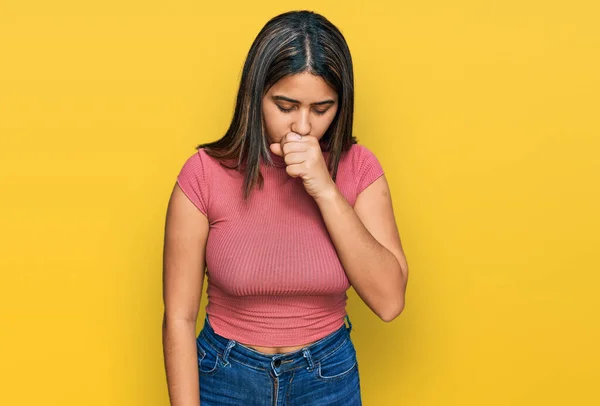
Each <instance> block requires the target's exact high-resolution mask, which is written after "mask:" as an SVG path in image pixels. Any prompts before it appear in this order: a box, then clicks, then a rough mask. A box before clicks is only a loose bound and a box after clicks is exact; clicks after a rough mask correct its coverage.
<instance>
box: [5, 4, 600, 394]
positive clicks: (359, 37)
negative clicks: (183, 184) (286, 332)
mask: <svg viewBox="0 0 600 406" xmlns="http://www.w3.org/2000/svg"><path fill="white" fill-rule="evenodd" d="M7 3H8V2H3V3H2V5H0V55H1V56H0V78H1V80H0V135H1V144H0V188H1V193H0V204H1V207H0V212H1V214H0V216H1V218H0V220H1V221H0V224H1V227H2V234H1V238H2V241H1V249H2V255H1V256H0V267H1V275H2V279H1V283H0V306H1V309H2V310H1V315H2V318H1V333H0V340H1V346H0V348H1V351H2V354H1V359H0V363H1V364H2V367H1V368H0V371H1V372H0V373H1V374H2V377H1V381H0V382H2V390H1V391H0V404H3V405H37V404H44V405H167V404H168V396H167V388H166V382H165V375H164V367H163V359H162V344H161V320H162V310H163V308H162V297H161V288H162V285H161V283H162V282H161V272H162V269H161V258H162V238H163V227H164V216H165V210H166V204H167V200H168V197H169V193H170V191H171V188H172V187H173V184H174V182H175V176H176V174H177V173H178V171H179V169H180V167H181V165H182V164H183V162H184V160H185V159H186V158H187V157H189V156H190V155H191V154H192V153H193V152H194V146H195V145H196V144H198V143H200V142H205V141H210V140H215V139H217V138H218V137H220V136H221V135H222V134H223V133H224V131H225V130H226V128H227V125H228V124H229V120H230V119H231V115H232V113H233V105H234V104H233V103H234V100H235V93H236V91H237V86H238V83H239V75H240V72H241V68H242V64H243V61H244V58H245V56H246V53H247V51H248V48H249V46H250V44H251V42H252V40H253V39H254V37H255V36H256V34H257V33H258V31H259V30H260V29H261V28H262V26H263V25H264V24H265V23H266V21H267V20H268V19H269V18H271V17H273V16H275V15H276V14H279V13H280V12H283V11H287V10H291V9H311V10H315V11H317V12H320V13H322V14H323V15H325V16H326V17H327V18H329V19H330V20H331V21H332V22H333V23H334V24H336V25H337V26H338V27H339V28H340V29H341V30H342V32H343V33H344V35H345V36H346V39H347V40H348V43H349V45H350V49H351V52H352V55H353V59H354V68H355V75H356V116H355V119H356V121H355V134H356V136H357V137H358V138H359V141H360V143H362V144H364V145H366V146H368V147H369V148H370V149H371V150H372V151H373V152H374V153H375V154H376V155H377V156H378V158H379V159H380V162H381V163H382V165H383V167H384V169H385V171H386V174H387V178H388V181H389V183H390V187H391V190H392V196H393V201H394V209H395V213H396V216H397V222H398V227H399V230H400V234H401V237H402V240H403V243H404V247H405V250H406V254H407V257H408V260H409V265H410V280H409V285H408V292H407V301H406V303H407V304H406V308H405V310H404V312H403V314H402V315H401V316H400V317H399V318H398V319H396V320H395V321H394V322H393V323H391V324H385V323H383V322H381V321H379V320H378V319H377V317H376V316H375V315H374V314H372V313H371V312H370V311H369V310H368V308H367V307H366V305H364V304H363V303H362V302H361V301H360V299H359V298H358V297H357V296H356V295H355V294H354V293H352V295H351V299H350V301H349V305H348V310H349V314H350V316H351V319H352V321H353V324H354V333H353V334H354V340H355V345H356V347H357V350H358V357H359V365H360V373H361V382H362V390H363V400H364V404H365V405H368V406H371V405H374V406H383V405H411V406H412V405H419V406H420V405H562V404H571V405H596V404H600V394H599V392H598V391H597V389H595V387H596V385H597V383H598V380H599V379H600V373H599V367H598V365H599V363H600V357H599V351H598V349H597V346H598V343H599V342H600V334H599V328H598V324H599V323H598V319H599V318H598V310H599V309H600V298H599V297H600V295H599V294H598V290H599V279H600V278H599V277H598V272H599V268H600V267H599V261H598V258H597V256H598V247H599V245H600V244H599V237H598V230H599V229H600V221H599V216H598V207H600V198H599V192H598V190H599V186H598V184H599V179H598V178H599V176H598V175H599V173H600V163H599V161H600V159H599V158H598V153H599V148H598V147H599V144H600V141H599V130H600V123H599V117H598V116H599V111H600V106H599V104H600V103H599V101H598V100H599V99H598V97H599V96H598V95H599V94H600V79H599V77H600V75H599V74H598V72H600V63H599V62H600V58H599V50H600V29H599V28H598V25H597V20H598V16H599V15H600V13H599V11H600V10H599V7H598V6H597V5H594V3H595V2H592V1H591V0H590V1H587V2H586V1H579V0H573V1H569V2H548V1H531V0H529V1H523V0H519V1H516V0H509V1H493V2H492V1H473V0H472V1H466V0H458V1H453V2H448V1H439V0H438V1H426V2H414V1H411V2H397V1H391V0H390V1H335V2H334V1H304V2H280V1H263V2H244V1H236V2H202V1H184V0H173V1H168V2H167V1H105V2H93V3H90V2H82V1H64V0H62V1H53V2H41V1H21V2H11V3H12V4H7ZM204 299H205V298H203V302H202V306H201V309H202V311H201V314H200V318H199V323H198V326H197V328H198V330H199V329H200V327H201V325H200V322H201V321H202V320H203V317H204V306H205V304H206V302H205V300H204Z"/></svg>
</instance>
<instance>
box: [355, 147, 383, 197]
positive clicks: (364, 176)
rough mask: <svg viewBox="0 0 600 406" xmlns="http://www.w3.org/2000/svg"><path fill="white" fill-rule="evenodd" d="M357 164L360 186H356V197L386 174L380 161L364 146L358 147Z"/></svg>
mask: <svg viewBox="0 0 600 406" xmlns="http://www.w3.org/2000/svg"><path fill="white" fill-rule="evenodd" d="M357 146H358V147H359V148H358V153H357V155H358V156H357V164H356V168H358V169H357V171H358V173H357V179H358V184H357V186H356V195H357V196H358V195H359V194H360V192H362V191H363V190H365V189H366V188H367V186H369V185H370V184H371V183H373V182H375V180H377V179H378V178H379V177H381V176H382V175H383V174H384V171H383V167H382V166H381V164H380V163H379V160H378V159H377V157H376V156H375V154H374V153H373V152H371V150H369V149H368V148H367V147H365V146H364V145H357Z"/></svg>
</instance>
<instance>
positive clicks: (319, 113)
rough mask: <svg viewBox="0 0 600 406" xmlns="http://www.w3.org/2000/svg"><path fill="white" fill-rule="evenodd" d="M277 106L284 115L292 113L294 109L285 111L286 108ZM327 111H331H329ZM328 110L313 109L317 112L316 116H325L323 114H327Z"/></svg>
mask: <svg viewBox="0 0 600 406" xmlns="http://www.w3.org/2000/svg"><path fill="white" fill-rule="evenodd" d="M275 105H276V106H277V108H278V109H279V110H281V111H282V112H284V113H289V112H291V111H292V110H293V109H294V108H293V107H292V108H289V109H284V108H283V107H281V106H280V105H279V104H275ZM327 110H329V109H327ZM327 110H317V109H313V111H314V112H315V114H318V115H323V114H325V113H327Z"/></svg>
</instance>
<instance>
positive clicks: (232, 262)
mask: <svg viewBox="0 0 600 406" xmlns="http://www.w3.org/2000/svg"><path fill="white" fill-rule="evenodd" d="M269 152H270V151H269ZM270 154H271V157H272V158H273V161H274V163H275V164H274V165H270V164H268V163H266V162H262V161H261V163H260V171H261V173H262V175H263V178H264V185H263V188H262V189H260V188H259V187H258V186H257V187H255V188H254V189H253V190H252V192H251V194H250V197H249V199H248V200H247V201H244V200H243V190H242V187H243V182H244V175H243V173H241V172H238V171H236V170H233V169H228V168H226V167H224V166H222V165H221V164H220V163H219V161H218V160H217V159H216V158H212V157H211V156H209V155H207V154H206V152H205V151H204V149H199V150H197V151H196V152H195V153H194V154H193V155H192V156H190V157H189V158H188V159H187V161H185V163H184V164H183V167H182V168H181V171H180V173H179V175H178V176H177V183H178V184H179V186H180V187H181V189H182V190H183V192H184V193H185V195H186V196H187V197H188V198H189V199H190V200H191V201H192V202H193V204H194V205H195V206H196V207H197V208H198V210H200V211H201V212H202V213H203V214H204V215H205V216H206V217H207V218H208V222H209V226H210V228H209V233H208V240H207V242H206V247H205V260H206V275H207V283H208V286H207V296H208V303H207V305H206V314H207V315H208V318H209V320H210V322H211V326H212V327H213V329H214V330H215V332H216V333H217V334H219V335H222V336H223V337H226V338H229V339H233V340H236V341H237V342H239V343H241V344H250V345H257V346H273V347H275V346H297V345H303V344H306V343H309V342H312V341H316V340H319V339H321V338H323V337H325V336H326V335H328V334H330V333H332V332H334V331H335V330H337V329H338V328H340V327H341V326H342V325H343V324H344V317H345V316H346V300H347V298H348V297H347V295H346V291H347V290H348V289H349V287H350V282H349V281H348V278H347V276H346V273H345V271H344V268H343V266H342V264H341V262H340V259H339V257H338V255H337V252H336V249H335V246H334V245H333V242H332V240H331V238H330V236H329V233H328V231H327V228H326V226H325V222H324V221H323V217H322V216H321V212H320V210H319V207H318V206H317V203H316V202H315V200H314V198H313V197H312V196H311V195H309V194H308V192H306V190H305V189H304V186H303V184H302V179H301V178H300V177H297V178H293V177H291V176H289V175H288V174H287V172H286V170H285V167H286V164H285V161H284V159H283V158H282V157H279V156H277V155H275V154H273V153H272V152H270ZM328 154H329V153H328V152H323V155H324V157H325V158H327V155H328ZM229 166H231V165H229ZM383 174H384V171H383V168H382V167H381V165H380V163H379V161H378V160H377V158H376V157H375V155H374V154H373V153H372V152H371V151H370V150H369V149H368V148H367V147H365V146H363V145H360V144H353V145H352V146H351V148H350V150H349V151H347V152H344V153H342V156H341V158H340V162H339V166H338V172H337V179H336V182H335V183H336V185H337V187H338V190H339V191H340V192H341V194H342V195H343V196H344V198H345V199H346V200H347V201H348V203H349V204H350V205H351V206H354V202H355V201H356V198H357V196H358V194H359V193H360V192H361V191H363V190H364V189H365V188H366V187H367V186H369V185H370V184H371V183H372V182H373V181H375V180H376V179H377V178H379V177H380V176H382V175H383Z"/></svg>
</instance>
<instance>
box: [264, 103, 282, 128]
mask: <svg viewBox="0 0 600 406" xmlns="http://www.w3.org/2000/svg"><path fill="white" fill-rule="evenodd" d="M263 112H264V113H263V120H264V121H265V127H266V128H267V130H271V131H275V132H277V130H278V129H281V128H283V127H285V126H286V123H287V122H286V117H284V116H283V114H281V112H279V110H278V109H277V107H274V108H273V107H269V108H265V109H264V110H263Z"/></svg>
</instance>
